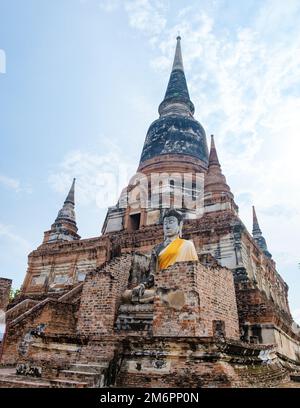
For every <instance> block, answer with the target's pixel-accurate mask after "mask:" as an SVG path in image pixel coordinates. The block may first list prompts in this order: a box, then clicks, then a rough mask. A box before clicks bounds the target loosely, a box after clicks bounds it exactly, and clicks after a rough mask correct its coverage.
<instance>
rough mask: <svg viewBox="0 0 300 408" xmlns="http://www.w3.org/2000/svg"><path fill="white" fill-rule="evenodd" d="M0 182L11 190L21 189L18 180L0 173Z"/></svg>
mask: <svg viewBox="0 0 300 408" xmlns="http://www.w3.org/2000/svg"><path fill="white" fill-rule="evenodd" d="M0 184H2V185H3V186H5V187H8V188H10V189H12V190H14V191H16V192H19V191H20V190H21V187H20V184H21V183H20V181H19V180H16V179H14V178H12V177H7V176H4V175H2V174H0Z"/></svg>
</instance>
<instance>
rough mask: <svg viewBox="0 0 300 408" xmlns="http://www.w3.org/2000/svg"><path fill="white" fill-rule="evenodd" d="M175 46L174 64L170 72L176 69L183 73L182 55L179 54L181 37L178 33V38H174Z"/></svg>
mask: <svg viewBox="0 0 300 408" xmlns="http://www.w3.org/2000/svg"><path fill="white" fill-rule="evenodd" d="M176 40H177V44H176V50H175V56H174V62H173V67H172V71H174V70H176V69H180V70H181V71H184V69H183V60H182V53H181V44H180V41H181V37H180V35H179V33H178V36H177V37H176Z"/></svg>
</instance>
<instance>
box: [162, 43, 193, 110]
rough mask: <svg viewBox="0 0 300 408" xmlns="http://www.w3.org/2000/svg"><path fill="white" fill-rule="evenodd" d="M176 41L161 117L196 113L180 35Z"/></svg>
mask: <svg viewBox="0 0 300 408" xmlns="http://www.w3.org/2000/svg"><path fill="white" fill-rule="evenodd" d="M176 40H177V43H176V49H175V56H174V61H173V66H172V71H171V75H170V79H169V83H168V87H167V90H166V94H165V97H164V100H163V101H162V103H161V104H160V105H159V108H158V112H159V114H160V115H169V114H177V115H190V116H191V115H193V114H194V112H195V107H194V104H193V102H192V101H191V100H190V95H189V91H188V87H187V83H186V78H185V74H184V69H183V62H182V53H181V37H180V35H178V36H177V38H176Z"/></svg>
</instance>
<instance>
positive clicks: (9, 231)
mask: <svg viewBox="0 0 300 408" xmlns="http://www.w3.org/2000/svg"><path fill="white" fill-rule="evenodd" d="M1 237H3V238H4V239H5V241H7V240H9V241H11V242H13V243H14V244H16V245H17V248H19V249H21V251H22V253H23V252H29V251H30V250H31V249H32V244H31V243H30V242H29V241H27V240H26V239H24V238H23V237H21V236H20V235H19V234H17V233H15V232H14V228H13V226H11V225H6V224H2V223H0V238H1Z"/></svg>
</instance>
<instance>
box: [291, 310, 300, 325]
mask: <svg viewBox="0 0 300 408" xmlns="http://www.w3.org/2000/svg"><path fill="white" fill-rule="evenodd" d="M292 315H293V318H294V319H295V322H296V323H298V324H299V325H300V309H296V310H294V311H293V313H292Z"/></svg>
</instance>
